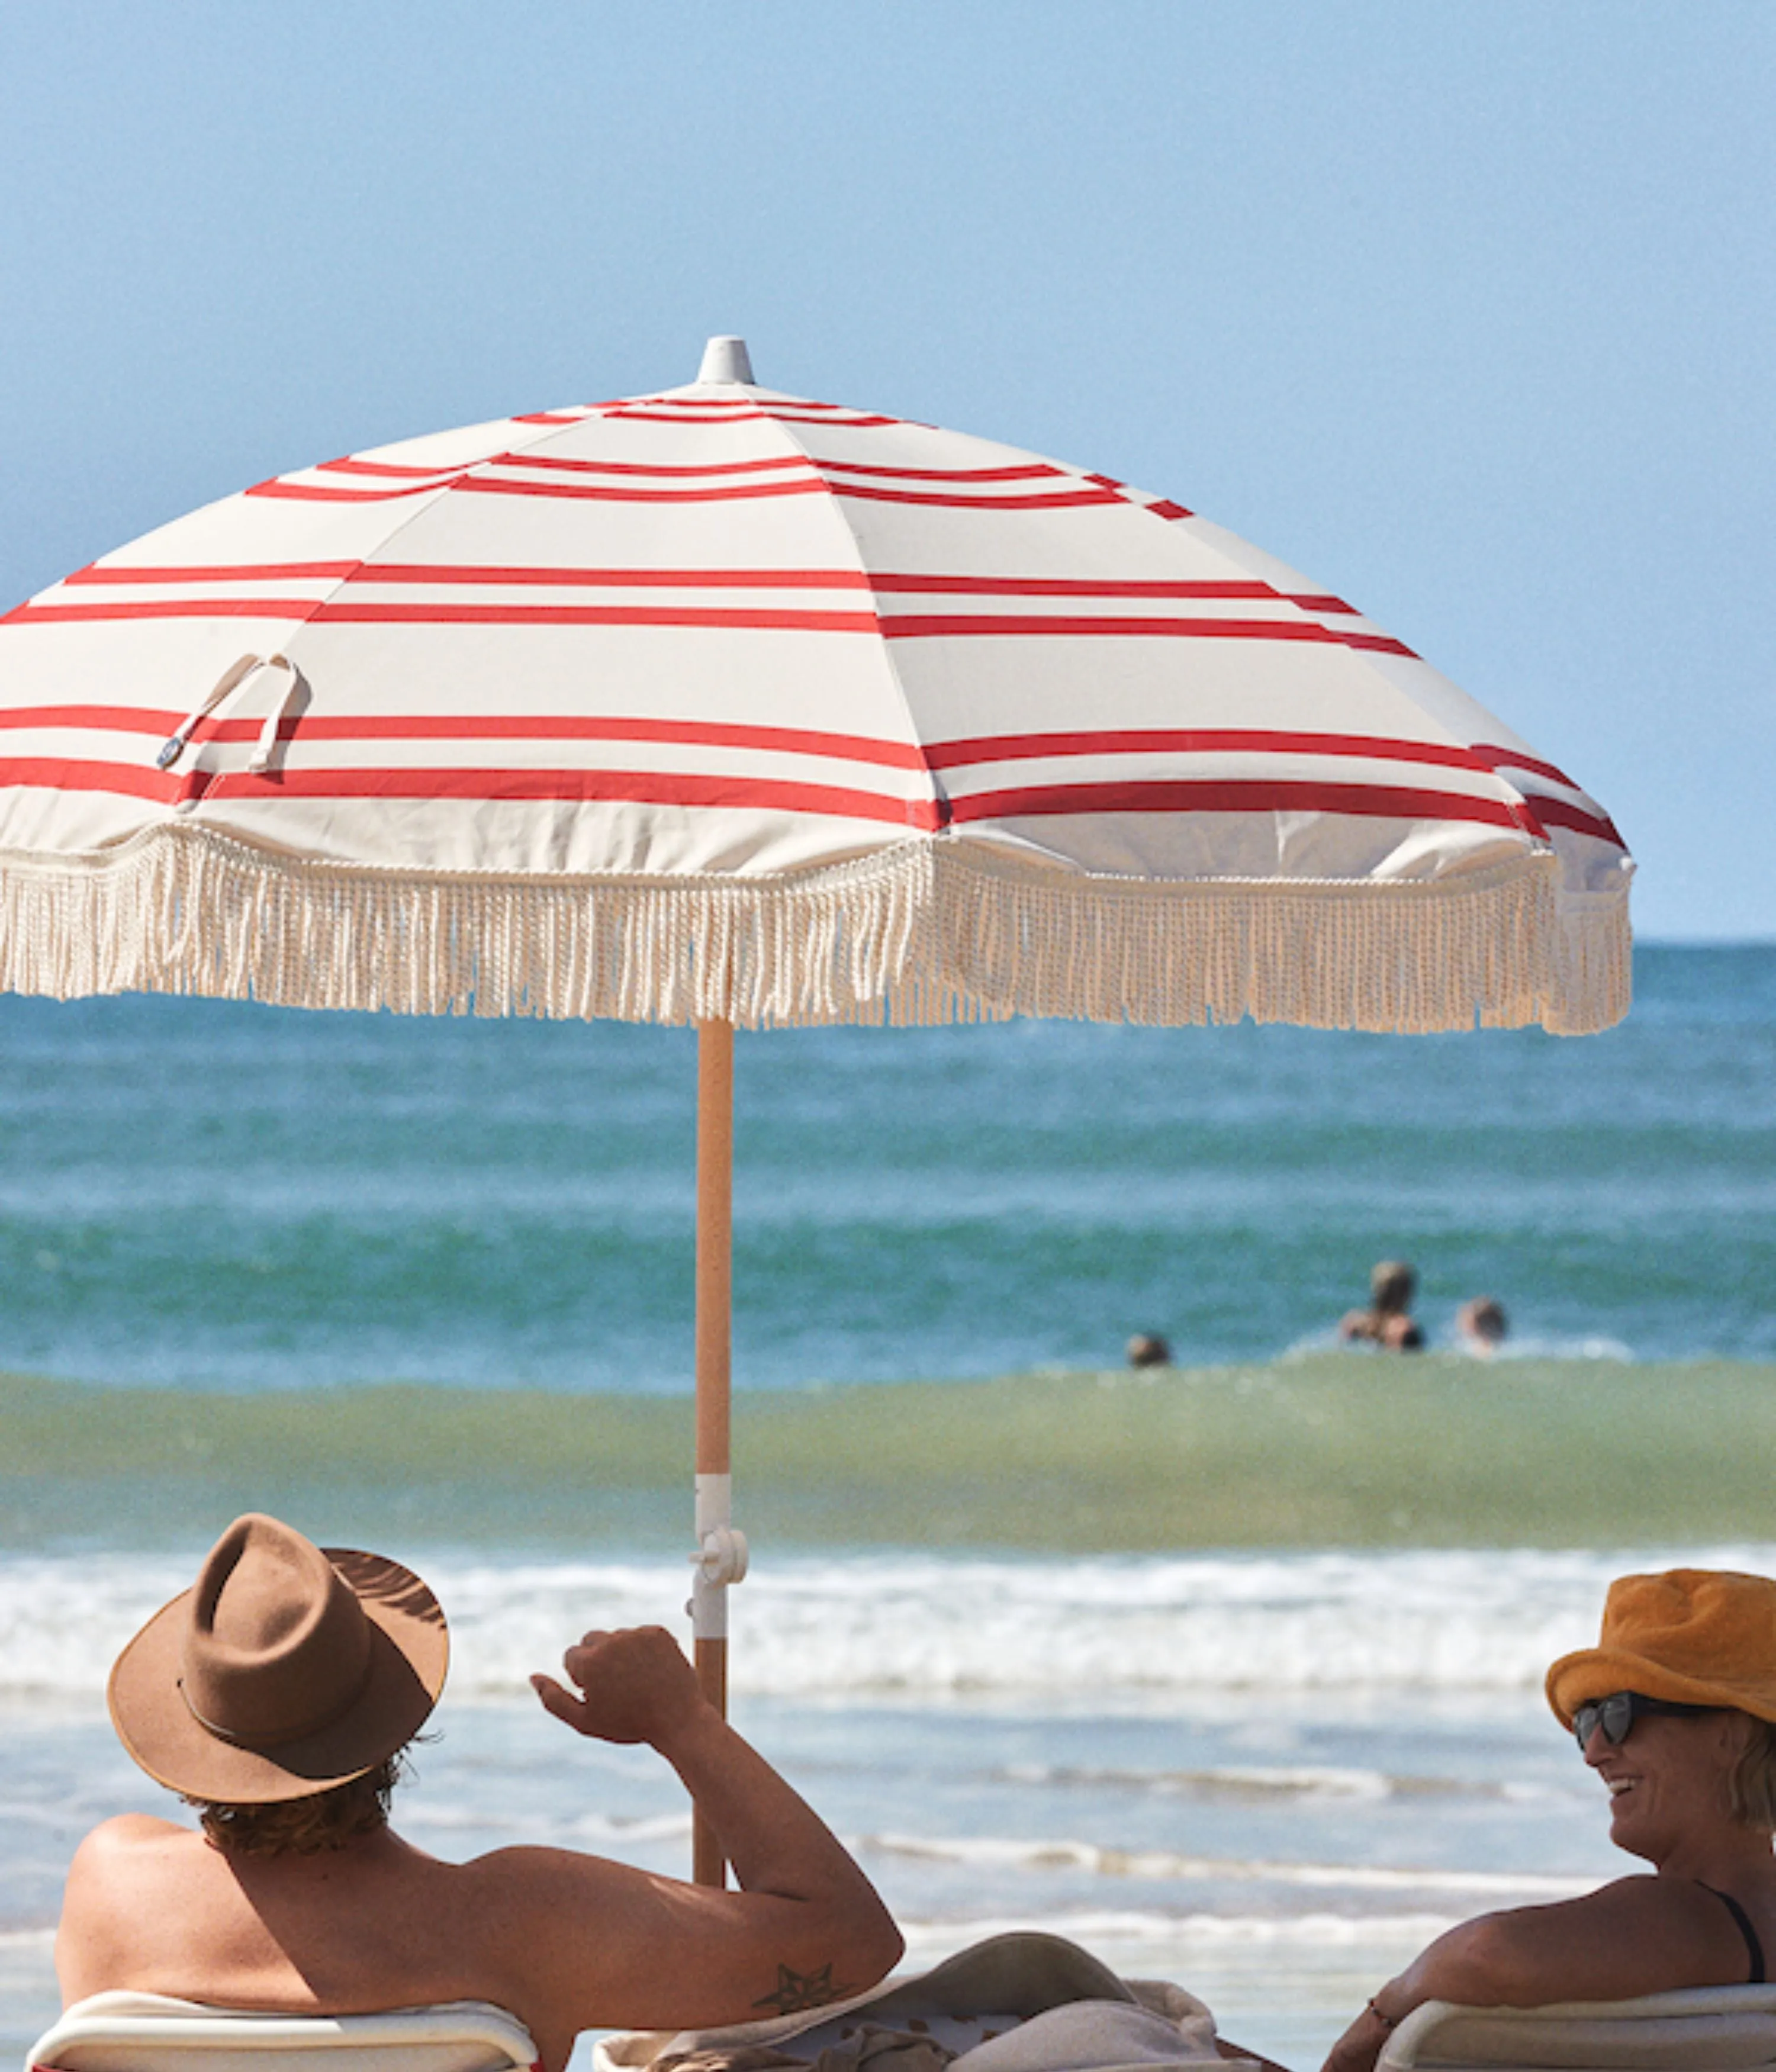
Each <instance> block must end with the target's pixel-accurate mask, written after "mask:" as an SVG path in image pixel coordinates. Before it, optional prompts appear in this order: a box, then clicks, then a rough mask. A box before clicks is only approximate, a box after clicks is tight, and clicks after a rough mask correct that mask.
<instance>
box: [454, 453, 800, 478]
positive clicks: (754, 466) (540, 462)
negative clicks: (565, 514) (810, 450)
mask: <svg viewBox="0 0 1776 2072" xmlns="http://www.w3.org/2000/svg"><path fill="white" fill-rule="evenodd" d="M490 465H491V466H493V467H537V468H554V469H556V470H557V471H560V472H561V473H563V474H572V475H649V476H653V475H658V476H661V477H666V476H682V475H693V476H696V475H756V474H759V473H760V472H762V471H771V472H774V473H781V472H782V471H783V469H785V468H803V469H806V468H808V467H812V465H813V463H812V462H811V461H809V460H808V458H806V457H805V456H804V454H779V455H778V456H777V457H776V458H774V459H771V460H723V461H711V462H708V463H705V465H704V466H703V467H654V466H652V465H651V464H650V463H647V462H644V461H633V460H564V459H561V458H557V456H555V455H554V454H519V453H499V454H494V455H493V456H492V458H491V463H490Z"/></svg>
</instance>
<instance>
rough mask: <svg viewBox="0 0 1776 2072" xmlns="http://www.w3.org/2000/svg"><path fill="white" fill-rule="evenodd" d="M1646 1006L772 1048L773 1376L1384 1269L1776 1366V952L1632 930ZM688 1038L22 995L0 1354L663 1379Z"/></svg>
mask: <svg viewBox="0 0 1776 2072" xmlns="http://www.w3.org/2000/svg"><path fill="white" fill-rule="evenodd" d="M1636 989H1637V1000H1636V1005H1635V1007H1634V1013H1632V1015H1631V1016H1630V1018H1629V1020H1628V1022H1626V1024H1625V1025H1623V1026H1622V1027H1621V1028H1619V1029H1618V1030H1614V1031H1611V1032H1610V1033H1609V1034H1606V1035H1604V1036H1601V1037H1597V1038H1589V1039H1586V1040H1584V1041H1577V1042H1574V1041H1562V1040H1560V1039H1557V1038H1552V1037H1548V1036H1544V1035H1543V1034H1540V1032H1538V1031H1525V1032H1511V1033H1505V1032H1486V1033H1482V1034H1474V1035H1467V1036H1452V1037H1438V1038H1387V1037H1375V1036H1355V1035H1340V1034H1322V1033H1319V1032H1314V1031H1308V1030H1293V1029H1283V1028H1269V1029H1259V1028H1255V1027H1252V1026H1240V1027H1237V1028H1232V1029H1219V1030H1133V1029H1121V1028H1110V1029H1104V1028H1095V1027H1089V1026H1080V1025H1075V1024H1068V1023H1023V1024H1018V1025H1015V1026H1011V1027H1009V1028H1002V1029H993V1028H963V1029H954V1030H909V1031H890V1030H812V1031H798V1032H779V1033H773V1034H761V1035H755V1036H745V1035H743V1036H742V1038H740V1039H739V1042H738V1046H737V1047H738V1064H737V1076H738V1122H737V1170H736V1179H735V1219H736V1252H735V1314H734V1328H735V1371H736V1378H737V1383H738V1386H739V1387H742V1388H745V1387H748V1386H752V1387H796V1386H800V1385H802V1384H804V1383H809V1382H812V1381H819V1380H829V1381H855V1380H871V1379H909V1378H915V1377H927V1378H936V1379H950V1378H962V1377H968V1376H984V1375H993V1374H1001V1373H1006V1372H1015V1371H1027V1370H1029V1369H1031V1368H1035V1367H1043V1366H1048V1365H1058V1366H1063V1367H1092V1366H1100V1365H1104V1364H1109V1363H1114V1362H1115V1361H1116V1360H1117V1359H1120V1351H1121V1347H1122V1346H1123V1343H1124V1340H1125V1339H1126V1338H1127V1337H1128V1335H1129V1334H1131V1333H1132V1332H1133V1331H1136V1330H1149V1331H1159V1332H1162V1333H1164V1334H1165V1335H1166V1336H1167V1337H1168V1338H1170V1341H1171V1342H1172V1344H1173V1346H1174V1350H1175V1351H1176V1353H1177V1355H1178V1359H1180V1361H1182V1362H1186V1363H1215V1362H1222V1361H1227V1360H1235V1359H1237V1360H1260V1361H1262V1360H1268V1359H1272V1358H1274V1357H1276V1356H1277V1355H1280V1354H1282V1353H1284V1352H1285V1351H1286V1350H1289V1348H1291V1347H1293V1346H1301V1345H1302V1344H1303V1343H1311V1342H1315V1341H1316V1340H1317V1339H1318V1338H1322V1337H1323V1335H1324V1334H1325V1333H1326V1331H1327V1330H1328V1328H1329V1327H1330V1324H1331V1323H1332V1322H1333V1321H1334V1320H1335V1319H1336V1318H1337V1317H1338V1315H1339V1314H1340V1313H1342V1310H1343V1309H1346V1307H1347V1306H1349V1305H1350V1304H1351V1303H1353V1302H1354V1301H1357V1300H1359V1298H1360V1297H1361V1294H1362V1291H1363V1286H1364V1282H1365V1276H1366V1275H1367V1269H1368V1267H1369V1265H1370V1264H1371V1261H1373V1260H1375V1259H1376V1258H1378V1257H1379V1256H1384V1255H1392V1256H1404V1257H1406V1258H1408V1259H1411V1260H1414V1261H1416V1264H1418V1266H1419V1268H1420V1273H1421V1276H1422V1283H1423V1285H1422V1292H1421V1311H1422V1314H1423V1316H1424V1321H1425V1323H1426V1325H1427V1327H1428V1329H1429V1332H1430V1334H1431V1335H1432V1337H1433V1339H1435V1338H1438V1337H1439V1336H1441V1335H1443V1334H1446V1333H1447V1332H1448V1330H1449V1324H1450V1319H1451V1318H1452V1316H1453V1311H1454V1309H1455V1307H1456V1305H1457V1304H1458V1303H1459V1302H1460V1301H1461V1300H1462V1299H1463V1298H1464V1297H1467V1296H1470V1295H1473V1294H1476V1293H1492V1294H1495V1295H1497V1296H1498V1297H1501V1298H1502V1299H1503V1301H1505V1302H1506V1304H1507V1306H1508V1308H1509V1309H1510V1311H1511V1315H1512V1318H1513V1320H1514V1325H1515V1333H1516V1341H1517V1343H1518V1344H1519V1346H1528V1347H1531V1348H1532V1349H1534V1350H1538V1351H1540V1352H1543V1353H1549V1354H1554V1355H1570V1354H1573V1353H1584V1352H1586V1351H1588V1350H1614V1351H1616V1352H1618V1354H1626V1355H1629V1356H1631V1357H1633V1358H1634V1359H1640V1360H1674V1359H1677V1360H1681V1359H1692V1358H1697V1357H1701V1356H1705V1355H1716V1356H1725V1357H1728V1358H1731V1359H1770V1358H1772V1357H1776V947H1770V946H1762V947H1755V946H1754V947H1737V948H1717V949H1716V948H1656V947H1655V948H1642V949H1641V950H1640V951H1639V952H1638V955H1637V960H1636ZM694 1090H695V1043H694V1038H692V1037H691V1036H689V1034H686V1033H685V1032H684V1031H681V1030H659V1029H652V1028H647V1027H631V1026H617V1025H612V1024H603V1023H599V1024H590V1025H582V1024H578V1023H574V1024H549V1023H537V1022H469V1021H457V1022H451V1021H441V1020H409V1019H404V1018H400V1017H392V1016H383V1017H353V1016H343V1015H316V1014H303V1013H296V1012H294V1011H289V1010H279V1009H269V1008H261V1007H256V1006H251V1005H233V1004H227V1003H220V1002H216V1001H191V1000H174V999H161V998H147V997H128V998H121V999H115V1000H104V1001H80V1002H74V1003H69V1004H65V1005H64V1004H58V1003H53V1002H49V1001H37V1000H26V999H19V998H16V997H8V998H5V999H0V1288H3V1289H4V1302H3V1305H0V1367H10V1368H12V1369H14V1370H23V1371H31V1372H36V1373H43V1374H49V1375H58V1376H62V1377H65V1378H68V1379H84V1380H89V1381H99V1382H104V1383H114V1384H125V1385H126V1384H129V1383H175V1384H180V1385H187V1384H188V1385H190V1386H192V1387H222V1388H228V1389H261V1388H268V1387H269V1388H306V1387H317V1386H323V1387H324V1386H329V1385H332V1384H335V1383H350V1382H361V1381H379V1380H388V1379H411V1380H419V1381H431V1382H442V1383H451V1384H455V1385H458V1386H462V1387H471V1388H477V1389H487V1388H504V1387H508V1386H511V1385H514V1384H528V1385H537V1386H541V1387H547V1388H550V1389H564V1390H577V1389H597V1390H601V1391H602V1390H612V1389H616V1390H636V1391H648V1392H662V1391H674V1390H678V1389H682V1388H685V1387H688V1386H689V1370H690V1361H691V1303H692V1258H691V1231H692V1218H693V1100H694Z"/></svg>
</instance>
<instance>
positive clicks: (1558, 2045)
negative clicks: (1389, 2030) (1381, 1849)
mask: <svg viewBox="0 0 1776 2072" xmlns="http://www.w3.org/2000/svg"><path fill="white" fill-rule="evenodd" d="M1531 2066H1533V2067H1535V2068H1537V2072H1762V2068H1764V2067H1776V1985H1769V1986H1708V1987H1703V1988H1698V1989H1696V1991H1694V1992H1681V1993H1650V1994H1648V1995H1647V1996H1646V1997H1645V1998H1644V1999H1641V2000H1609V2001H1590V2002H1583V2001H1574V2002H1572V2003H1570V2004H1566V2005H1564V2006H1560V2007H1540V2008H1470V2007H1456V2006H1453V2005H1452V2004H1450V2003H1449V2001H1447V2000H1427V2001H1426V2002H1425V2004H1424V2006H1423V2007H1420V2008H1414V2009H1413V2011H1412V2013H1410V2014H1409V2015H1408V2016H1406V2018H1405V2020H1404V2021H1402V2022H1401V2023H1400V2026H1399V2028H1398V2029H1396V2030H1395V2031H1394V2033H1393V2034H1392V2036H1390V2037H1388V2039H1387V2048H1386V2049H1384V2050H1383V2052H1382V2053H1381V2058H1380V2062H1379V2066H1378V2067H1377V2072H1493V2068H1495V2067H1497V2068H1505V2067H1514V2068H1523V2067H1531Z"/></svg>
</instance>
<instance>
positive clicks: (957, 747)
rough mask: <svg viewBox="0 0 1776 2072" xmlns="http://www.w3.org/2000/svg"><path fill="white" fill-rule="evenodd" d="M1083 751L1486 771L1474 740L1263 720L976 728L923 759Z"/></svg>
mask: <svg viewBox="0 0 1776 2072" xmlns="http://www.w3.org/2000/svg"><path fill="white" fill-rule="evenodd" d="M1076 755H1079V756H1083V755H1342V756H1362V757H1367V758H1369V759H1371V760H1373V761H1375V762H1379V763H1436V764H1437V765H1439V766H1441V767H1444V768H1446V769H1450V770H1472V771H1481V772H1485V771H1486V765H1485V763H1483V762H1482V759H1480V757H1478V755H1476V754H1475V753H1474V750H1472V749H1471V748H1464V747H1462V746H1460V744H1459V743H1456V742H1432V741H1404V740H1400V739H1397V738H1393V737H1391V736H1371V735H1368V734H1298V733H1284V732H1282V731H1281V730H1276V729H1272V728H1267V727H1152V728H1119V729H1114V730H1112V729H1106V730H1104V731H1102V732H1091V733H1073V734H976V735H973V736H967V737H963V738H958V739H956V740H954V741H934V742H931V743H929V744H928V745H927V748H926V750H925V759H926V761H927V763H929V764H930V765H931V768H932V769H934V770H960V769H964V768H966V767H968V765H970V764H972V763H1017V762H1025V761H1031V760H1034V759H1038V758H1044V757H1050V756H1076Z"/></svg>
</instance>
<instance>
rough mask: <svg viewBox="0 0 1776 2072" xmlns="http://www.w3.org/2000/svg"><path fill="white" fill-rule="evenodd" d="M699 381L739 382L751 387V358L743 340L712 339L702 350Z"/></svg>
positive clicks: (698, 371)
mask: <svg viewBox="0 0 1776 2072" xmlns="http://www.w3.org/2000/svg"><path fill="white" fill-rule="evenodd" d="M697 380H699V381H739V382H743V383H745V384H746V386H747V387H748V388H750V387H751V386H752V385H753V380H752V356H751V354H750V353H749V352H747V351H746V340H745V339H743V338H712V339H710V340H709V343H708V344H707V345H706V346H705V347H704V348H703V364H702V365H701V367H700V368H698V369H697Z"/></svg>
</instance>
